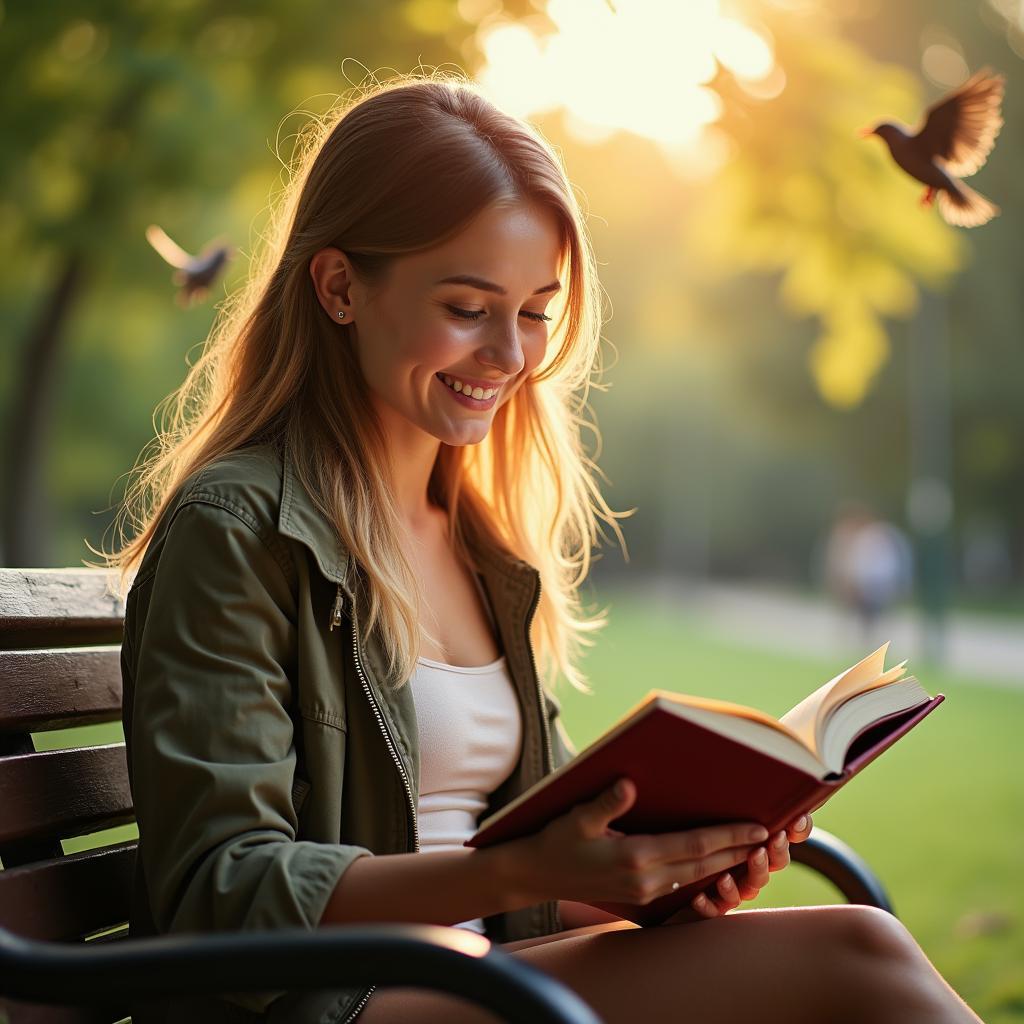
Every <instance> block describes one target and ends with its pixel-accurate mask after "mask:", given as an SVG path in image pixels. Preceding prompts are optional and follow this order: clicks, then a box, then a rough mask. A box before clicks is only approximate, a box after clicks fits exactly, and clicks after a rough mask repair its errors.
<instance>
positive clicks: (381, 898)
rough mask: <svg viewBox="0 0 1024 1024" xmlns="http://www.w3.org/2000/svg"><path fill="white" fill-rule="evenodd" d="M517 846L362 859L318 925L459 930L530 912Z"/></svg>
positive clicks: (351, 869) (351, 867)
mask: <svg viewBox="0 0 1024 1024" xmlns="http://www.w3.org/2000/svg"><path fill="white" fill-rule="evenodd" d="M521 847H522V844H521V842H520V841H512V842H508V843H501V844H500V845H498V846H491V847H488V848H486V849H483V850H474V849H470V848H468V847H467V848H466V849H465V850H445V851H442V852H439V853H429V854H423V853H394V854H379V855H377V856H374V857H360V858H359V859H358V860H356V861H354V862H353V863H352V864H350V865H349V866H348V868H347V869H346V870H345V873H344V874H343V875H342V876H341V878H340V879H339V880H338V883H337V885H336V886H335V887H334V891H333V892H332V893H331V895H330V897H329V898H328V900H327V906H326V907H325V908H324V913H323V916H322V917H321V919H320V922H319V923H320V924H322V925H324V924H354V923H356V922H368V921H414V922H417V923H420V924H443V925H453V924H460V923H461V922H463V921H471V920H472V919H473V918H475V917H487V916H489V915H491V914H499V913H503V912H505V911H509V910H518V909H519V908H520V907H528V906H530V904H531V903H536V902H538V901H539V899H540V898H541V897H540V896H539V895H537V894H535V893H532V892H531V888H532V885H531V879H530V872H529V869H528V868H527V866H526V858H525V856H523V855H524V854H525V853H526V851H525V850H523V849H522V848H521Z"/></svg>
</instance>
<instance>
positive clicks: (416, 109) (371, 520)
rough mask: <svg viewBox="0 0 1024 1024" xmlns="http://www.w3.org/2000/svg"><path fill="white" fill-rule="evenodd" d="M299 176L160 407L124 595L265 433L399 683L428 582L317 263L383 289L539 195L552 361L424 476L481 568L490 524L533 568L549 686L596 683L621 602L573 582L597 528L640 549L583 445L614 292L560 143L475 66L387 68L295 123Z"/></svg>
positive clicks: (127, 507)
mask: <svg viewBox="0 0 1024 1024" xmlns="http://www.w3.org/2000/svg"><path fill="white" fill-rule="evenodd" d="M290 171H291V174H290V178H289V181H288V183H287V185H286V186H285V188H284V189H283V190H282V192H281V193H280V194H279V195H278V197H277V201H276V202H275V203H273V204H272V208H271V211H270V212H271V219H270V226H269V228H268V229H267V231H266V232H265V234H264V236H263V238H262V239H261V241H262V242H263V245H262V248H259V247H257V252H256V254H255V255H254V257H253V260H252V263H251V268H250V273H249V275H248V278H247V280H246V283H245V285H244V286H243V287H241V288H240V289H239V290H238V291H237V292H236V293H235V294H233V295H231V296H229V297H228V299H226V300H225V301H224V303H222V304H221V305H220V306H219V307H218V309H217V314H216V318H215V322H214V325H213V327H212V328H211V331H210V335H209V337H208V339H207V342H206V345H205V346H204V349H203V352H202V355H201V357H200V358H199V360H198V361H197V362H196V364H195V365H194V366H192V367H191V368H190V370H189V372H188V374H187V375H186V378H185V380H184V382H183V384H182V385H181V386H180V387H179V388H178V389H177V390H176V391H175V392H173V393H172V394H171V395H169V396H168V397H167V398H166V399H165V400H164V401H163V402H161V406H164V405H166V406H168V407H169V409H170V416H169V421H168V422H166V423H164V424H162V425H161V426H159V427H158V429H157V436H156V437H155V438H154V440H153V441H151V442H150V443H149V444H148V445H147V446H146V448H145V449H143V452H142V453H141V454H140V456H139V459H138V460H137V461H136V465H135V467H134V469H133V471H132V476H133V479H132V480H131V481H130V483H129V485H128V487H127V488H126V492H125V498H124V502H123V504H122V505H121V507H120V508H119V511H118V515H117V519H116V520H115V525H119V526H120V530H121V533H120V538H121V540H122V541H123V540H124V525H125V524H124V520H127V521H128V523H129V524H130V526H131V527H132V528H133V536H132V537H131V538H130V539H128V540H127V541H126V542H124V543H123V545H122V546H121V547H120V548H119V549H118V550H116V551H114V552H112V553H110V554H107V553H105V552H103V551H98V552H95V553H96V554H100V555H102V556H103V557H104V559H105V561H106V565H107V567H116V568H118V569H119V570H120V580H121V593H122V595H123V594H124V593H126V591H127V589H128V587H127V578H128V576H129V575H130V574H131V573H132V571H133V570H134V569H136V568H137V566H138V564H139V563H140V562H141V560H142V557H143V555H144V554H145V551H146V548H147V547H148V545H149V542H150V540H151V537H152V535H153V532H154V529H155V526H156V523H157V520H158V519H159V515H160V512H161V510H162V509H163V507H164V506H165V504H166V502H167V501H168V500H169V499H170V498H171V497H172V496H173V495H174V492H175V491H176V490H177V489H178V487H179V486H180V485H181V484H182V482H183V481H184V480H185V479H186V478H187V477H189V476H190V475H191V474H193V473H194V472H196V471H197V470H200V469H203V468H205V467H206V466H208V465H210V464H211V463H213V462H214V461H215V460H216V459H218V458H221V457H222V456H224V455H227V454H229V453H231V452H234V451H236V450H238V449H241V448H244V447H246V446H248V445H250V444H253V443H256V442H268V441H269V442H271V443H273V444H275V445H282V444H284V443H286V442H287V443H288V444H289V447H290V450H291V453H292V455H293V457H294V459H295V466H296V472H297V474H298V476H299V478H300V480H301V481H302V483H303V484H304V486H305V487H306V489H307V490H308V491H309V493H310V494H311V496H312V497H313V499H314V502H315V503H316V504H317V506H318V508H319V509H320V511H321V512H322V513H323V514H324V515H325V516H326V517H327V518H328V519H329V521H331V522H333V523H334V524H335V525H336V527H337V529H338V531H339V535H340V537H341V539H342V541H343V543H344V544H345V545H346V547H347V548H348V550H349V552H350V554H351V556H352V557H353V559H354V561H355V564H356V565H357V566H358V567H359V570H360V573H361V576H362V584H363V586H364V587H365V588H366V593H367V597H368V606H369V615H368V620H367V621H366V623H365V627H366V629H367V631H372V630H374V629H377V630H378V636H379V637H380V639H381V641H382V644H383V647H384V650H385V651H386V653H387V658H388V664H389V674H390V678H391V679H392V680H395V681H397V682H396V684H395V685H402V684H403V683H404V682H405V681H407V680H408V678H409V677H410V676H411V674H412V671H413V669H414V667H415V664H416V657H417V656H418V652H419V639H420V625H419V619H420V616H419V614H418V610H419V607H420V597H419V589H418V587H419V584H418V581H417V579H416V576H415V574H414V572H413V571H412V569H411V567H410V565H409V562H408V560H407V559H406V557H405V555H404V554H403V551H402V545H401V541H400V539H399V538H400V536H401V530H400V520H399V512H398V507H397V504H396V502H395V499H394V496H393V493H392V491H391V488H390V485H389V483H388V475H387V472H386V470H387V449H386V444H385V437H384V433H383V430H382V428H381V425H380V423H379V421H378V419H377V417H376V415H375V413H374V410H373V408H372V405H371V403H370V401H369V399H368V398H367V397H366V395H365V393H364V387H363V378H362V374H361V371H360V368H359V365H358V362H357V360H356V358H355V356H354V355H353V352H352V349H351V347H350V346H346V345H338V344H336V335H335V334H334V333H333V330H332V325H331V324H329V323H328V322H327V318H326V317H324V316H323V310H322V308H321V307H320V306H319V304H318V301H317V298H316V295H315V292H314V288H313V286H312V283H311V281H310V275H309V271H308V267H309V263H310V260H311V258H312V256H313V255H314V254H315V253H316V252H317V251H318V250H320V249H322V248H324V247H328V246H332V245H333V246H338V247H339V248H342V249H343V250H344V251H345V252H346V254H347V255H348V257H349V259H350V261H351V263H352V265H353V267H354V268H355V271H356V273H357V274H358V275H359V276H360V277H361V278H362V279H363V280H364V282H365V283H366V284H367V285H368V286H369V287H371V288H373V287H375V286H377V285H379V284H380V283H381V282H383V281H385V280H386V278H387V274H388V269H389V266H390V263H391V261H392V260H393V259H394V258H396V257H398V256H401V255H402V254H403V253H408V252H413V251H416V250H421V249H424V248H426V247H428V246H430V245H433V244H438V243H441V242H443V241H445V240H446V239H448V238H451V237H454V236H455V235H456V234H457V233H458V232H459V231H460V230H461V229H462V228H463V227H464V226H465V225H467V224H468V223H469V222H470V221H471V219H472V218H473V217H474V216H475V215H476V214H477V213H478V212H479V211H481V210H482V209H484V208H486V207H488V206H489V205H490V204H492V203H495V202H507V201H512V200H520V199H521V200H528V201H531V202H536V203H538V204H542V205H543V206H544V207H545V208H547V209H549V210H550V211H552V212H553V213H554V214H555V216H556V217H557V219H558V222H559V224H560V226H561V231H562V238H563V245H564V251H563V256H562V262H563V266H562V268H561V269H562V270H563V271H564V272H565V274H566V280H567V282H568V287H567V288H565V289H564V290H563V291H564V297H560V301H561V302H562V303H564V304H563V306H562V310H561V315H560V316H559V317H557V319H556V320H555V321H553V323H552V330H551V334H550V342H549V353H551V352H553V355H551V356H550V357H548V358H546V359H545V362H544V363H543V364H542V365H541V367H540V368H538V370H537V371H536V372H535V373H534V374H533V375H532V376H531V378H530V379H529V380H527V381H526V382H525V383H524V385H523V386H522V387H520V388H519V389H518V390H517V392H516V393H515V394H514V395H513V396H512V398H511V399H510V400H509V401H508V402H507V403H506V404H505V405H503V406H502V407H501V408H500V409H498V411H497V412H496V413H495V416H494V419H493V422H492V425H491V429H490V430H489V432H488V435H487V437H486V438H485V439H484V440H483V441H482V442H481V443H480V444H477V445H468V446H465V447H456V446H449V445H444V444H442V445H441V451H440V455H439V457H438V460H437V463H436V465H435V467H434V472H433V475H432V478H431V481H430V490H431V494H432V497H434V499H435V500H437V502H438V504H440V505H441V506H442V507H444V508H446V509H447V512H448V516H449V526H450V533H451V536H452V538H453V542H454V543H455V546H456V550H457V552H458V553H459V554H460V555H461V556H462V557H464V558H466V559H467V563H468V564H471V563H470V560H469V557H468V550H467V538H468V537H470V536H476V537H478V538H485V539H486V541H487V543H489V544H491V545H498V546H501V547H503V548H504V549H505V550H508V551H510V552H511V553H513V554H514V555H516V556H518V557H519V558H522V559H524V560H526V561H528V562H530V563H531V564H532V565H534V566H536V567H537V569H538V570H539V571H540V574H541V582H542V590H541V600H540V603H539V605H538V608H537V614H536V617H535V619H534V627H533V628H534V634H533V641H534V648H535V651H536V654H537V665H538V672H539V674H540V675H541V678H542V680H543V681H544V682H545V683H546V684H547V685H549V686H553V685H554V683H555V680H556V678H557V677H558V675H559V674H561V675H562V676H564V678H565V679H566V680H567V681H568V682H569V683H570V684H571V685H573V686H575V687H577V688H579V689H582V690H587V689H588V686H587V681H586V677H585V676H584V675H583V673H582V672H581V671H580V669H579V667H578V662H579V660H580V658H581V655H582V654H583V653H584V651H583V648H584V647H590V646H592V645H593V643H594V640H593V639H592V638H591V634H593V633H594V632H595V631H597V630H599V629H601V628H602V627H603V626H604V625H605V624H606V622H607V619H606V617H605V615H604V612H605V611H606V609H604V610H602V611H600V612H598V613H596V614H595V615H594V616H592V617H588V616H587V615H586V614H584V612H585V609H584V608H583V606H582V602H581V600H580V594H579V588H580V585H581V584H582V582H583V581H584V579H585V578H586V576H587V574H588V572H589V569H590V563H591V548H592V547H593V546H594V545H595V544H596V543H597V540H598V536H599V535H600V536H601V537H605V534H604V532H603V530H602V529H601V528H600V525H599V520H601V521H603V522H605V523H607V524H609V525H610V526H611V527H612V528H613V530H614V531H615V533H616V535H617V537H618V539H619V542H620V543H621V544H622V547H623V551H624V553H625V540H624V538H623V537H622V534H621V531H620V530H619V526H618V523H617V521H616V520H617V519H618V518H624V517H626V516H628V515H631V514H632V513H633V512H634V511H635V509H631V510H628V511H627V512H613V511H612V510H611V509H610V508H609V506H608V505H607V503H606V502H605V500H604V499H603V497H602V496H601V493H600V491H599V489H598V486H597V483H596V481H595V479H594V476H593V472H594V471H597V472H599V470H598V467H597V466H596V464H595V463H594V462H593V461H592V460H591V459H590V458H589V457H588V455H587V454H586V452H585V450H584V445H583V441H582V431H583V429H588V430H591V431H593V432H594V434H595V436H596V438H597V440H598V443H599V442H600V434H599V432H598V430H597V426H596V423H594V422H593V421H592V420H591V419H588V418H586V414H587V413H588V412H589V411H590V408H589V406H588V404H587V396H588V393H589V389H590V388H591V387H596V388H598V389H599V390H603V389H604V387H603V386H602V385H601V384H600V383H599V377H600V373H601V366H600V362H601V358H600V357H601V349H600V344H601V340H602V339H601V336H600V331H601V326H602V302H601V291H600V286H599V282H598V277H597V269H596V258H595V255H594V253H593V250H592V248H591V244H590V241H589V238H588V235H587V232H586V229H585V226H584V219H583V214H582V212H581V210H580V208H579V205H578V203H577V201H576V198H575V195H574V193H573V189H572V187H571V185H570V183H569V180H568V178H567V176H566V173H565V170H564V168H563V166H562V164H561V160H560V157H559V156H558V155H557V153H556V151H555V150H554V149H553V148H552V146H551V145H550V144H549V143H548V142H547V141H546V140H545V139H544V138H543V136H542V135H541V134H540V133H539V131H537V130H536V129H535V128H534V127H533V126H531V125H529V124H528V123H526V122H524V121H522V120H520V119H518V118H516V117H513V116H511V115H509V114H506V113H504V112H503V111H501V110H500V109H498V108H496V107H495V106H494V105H493V104H492V103H491V102H490V101H489V100H488V99H486V98H485V97H484V96H483V95H482V94H481V92H480V91H479V90H478V89H477V88H476V87H475V86H474V84H473V83H472V82H471V81H470V80H468V79H466V78H465V77H463V76H460V75H457V74H452V73H451V72H443V73H442V72H439V71H437V70H434V71H432V72H419V73H417V74H415V75H403V76H399V77H397V78H394V79H391V80H388V81H386V82H379V81H376V80H375V79H371V82H370V84H369V85H367V86H362V87H358V88H356V89H354V90H353V91H352V93H351V94H350V95H349V96H348V97H347V98H343V99H339V102H338V103H337V104H336V105H335V106H333V107H332V108H331V110H330V111H328V112H327V113H326V114H324V115H321V116H319V117H314V118H313V119H312V120H311V121H310V122H308V124H307V125H306V127H305V128H304V129H303V130H302V131H301V132H300V133H299V136H298V138H297V141H296V153H295V156H294V157H293V159H292V161H291V166H290ZM560 272H561V271H560ZM159 409H160V407H158V410H159ZM165 411H166V410H165ZM151 447H152V450H151V451H150V453H149V454H148V455H147V450H149V449H150V448H151ZM93 550H95V549H93ZM627 558H628V555H627Z"/></svg>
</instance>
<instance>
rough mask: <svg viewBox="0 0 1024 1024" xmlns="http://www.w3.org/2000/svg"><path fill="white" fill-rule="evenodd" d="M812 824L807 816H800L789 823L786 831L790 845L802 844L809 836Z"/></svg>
mask: <svg viewBox="0 0 1024 1024" xmlns="http://www.w3.org/2000/svg"><path fill="white" fill-rule="evenodd" d="M813 826H814V822H813V821H811V816H810V815H809V814H801V815H800V817H799V818H796V819H795V820H794V821H792V822H790V824H789V825H788V826H787V828H786V831H787V832H788V833H789V841H790V842H791V843H802V842H803V841H804V840H805V839H806V838H807V837H808V836H809V835H810V834H811V828H812V827H813Z"/></svg>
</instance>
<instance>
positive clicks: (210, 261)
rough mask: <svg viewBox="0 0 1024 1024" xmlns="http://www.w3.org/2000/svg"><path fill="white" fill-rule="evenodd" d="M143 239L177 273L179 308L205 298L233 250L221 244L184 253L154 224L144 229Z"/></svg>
mask: <svg viewBox="0 0 1024 1024" xmlns="http://www.w3.org/2000/svg"><path fill="white" fill-rule="evenodd" d="M146 238H147V240H148V241H149V244H150V245H151V246H153V248H154V249H156V251H157V252H158V253H159V254H160V255H161V256H162V257H163V258H164V259H165V260H166V261H167V262H168V263H170V265H171V266H172V267H175V268H176V270H175V272H174V274H173V275H172V278H171V279H172V280H173V281H174V283H175V284H176V285H178V286H179V288H178V295H177V298H178V303H179V305H182V306H186V307H187V306H190V305H192V303H193V302H199V301H201V300H202V299H203V298H205V296H206V293H207V292H208V291H209V290H210V287H211V285H212V284H213V282H214V281H215V280H216V279H217V277H218V275H219V274H220V273H221V271H223V269H224V268H225V267H226V266H227V264H228V261H229V260H230V259H231V257H232V254H233V251H232V248H231V246H230V245H227V244H226V243H224V242H220V241H215V242H210V243H209V244H208V245H207V246H206V247H205V248H204V249H203V251H202V252H201V253H200V254H199V255H198V256H193V255H191V254H190V253H187V252H185V250H184V249H182V248H181V246H180V245H178V243H177V242H175V241H174V240H173V239H171V237H170V236H169V235H168V234H167V232H166V231H164V229H163V228H162V227H160V226H159V225H157V224H150V225H149V227H148V228H146Z"/></svg>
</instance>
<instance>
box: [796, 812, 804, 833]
mask: <svg viewBox="0 0 1024 1024" xmlns="http://www.w3.org/2000/svg"><path fill="white" fill-rule="evenodd" d="M805 828H807V815H806V814H801V815H800V817H799V818H798V819H797V823H796V830H797V832H803V830H804V829H805Z"/></svg>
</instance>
